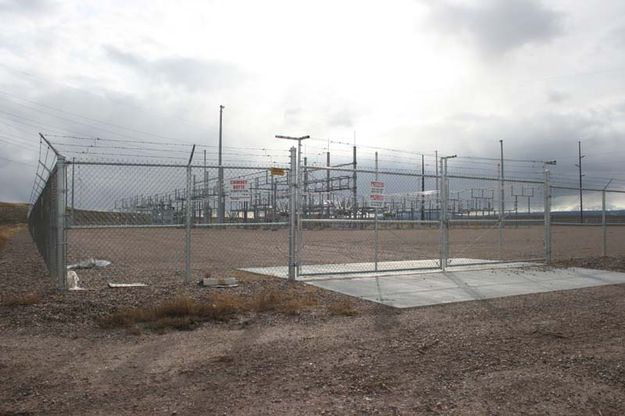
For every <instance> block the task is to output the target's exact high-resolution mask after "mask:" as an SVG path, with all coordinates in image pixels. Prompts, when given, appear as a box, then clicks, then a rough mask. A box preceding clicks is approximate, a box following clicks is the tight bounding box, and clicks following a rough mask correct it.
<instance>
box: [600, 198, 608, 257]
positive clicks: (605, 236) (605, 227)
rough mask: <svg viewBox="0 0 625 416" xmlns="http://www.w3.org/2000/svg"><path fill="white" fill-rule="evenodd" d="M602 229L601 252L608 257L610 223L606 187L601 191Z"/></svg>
mask: <svg viewBox="0 0 625 416" xmlns="http://www.w3.org/2000/svg"><path fill="white" fill-rule="evenodd" d="M601 231H602V237H603V242H602V244H601V254H602V255H603V257H606V256H607V255H608V224H607V222H606V217H605V189H604V190H603V191H601Z"/></svg>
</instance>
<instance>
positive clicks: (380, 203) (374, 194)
mask: <svg viewBox="0 0 625 416" xmlns="http://www.w3.org/2000/svg"><path fill="white" fill-rule="evenodd" d="M369 189H370V190H369V205H370V206H372V207H374V208H383V207H384V182H383V181H371V186H370V188H369Z"/></svg>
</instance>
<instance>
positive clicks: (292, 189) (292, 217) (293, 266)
mask: <svg viewBox="0 0 625 416" xmlns="http://www.w3.org/2000/svg"><path fill="white" fill-rule="evenodd" d="M289 152H290V155H291V166H290V170H289V280H291V281H293V280H295V277H296V270H297V259H296V255H295V252H296V247H297V241H296V228H297V221H296V219H297V212H296V211H297V193H296V187H297V167H296V166H297V161H296V157H297V154H296V149H295V147H291V149H290V151H289Z"/></svg>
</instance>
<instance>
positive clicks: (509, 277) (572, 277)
mask: <svg viewBox="0 0 625 416" xmlns="http://www.w3.org/2000/svg"><path fill="white" fill-rule="evenodd" d="M432 264H437V260H409V261H393V262H380V263H379V264H378V266H379V267H378V269H379V270H381V271H379V272H377V273H376V272H368V273H354V271H357V270H372V269H373V267H374V264H373V263H352V264H320V265H312V266H302V269H301V270H302V271H303V272H304V273H317V272H318V271H320V270H321V271H325V272H327V273H328V274H325V275H323V274H322V275H317V274H314V275H305V276H299V277H298V278H297V280H300V281H303V282H305V283H307V284H310V285H313V286H317V287H320V288H323V289H327V290H332V291H335V292H339V293H343V294H345V295H349V296H354V297H357V298H361V299H365V300H370V301H373V302H378V303H382V304H385V305H389V306H393V307H396V308H411V307H415V306H426V305H436V304H442V303H452V302H465V301H473V300H482V299H492V298H499V297H505V296H517V295H526V294H532V293H544V292H552V291H559V290H571V289H581V288H585V287H595V286H602V285H612V284H622V283H625V273H617V272H610V271H606V270H592V269H582V268H570V269H548V268H545V267H543V266H540V265H538V264H536V263H524V262H518V263H496V260H483V259H469V258H455V259H453V263H452V264H455V265H452V266H449V267H448V268H447V270H446V272H443V271H442V270H440V269H437V270H430V269H427V268H428V267H431V265H432ZM415 266H416V267H420V270H411V271H405V270H402V269H406V268H410V267H415ZM242 270H245V271H248V272H252V273H259V274H268V275H272V276H277V277H281V278H287V277H288V269H287V267H286V266H283V267H256V268H247V269H242ZM337 271H343V272H344V273H340V274H336V273H337Z"/></svg>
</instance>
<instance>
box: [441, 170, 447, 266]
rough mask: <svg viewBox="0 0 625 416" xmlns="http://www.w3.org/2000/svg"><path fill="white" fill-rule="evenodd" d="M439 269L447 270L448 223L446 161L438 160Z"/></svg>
mask: <svg viewBox="0 0 625 416" xmlns="http://www.w3.org/2000/svg"><path fill="white" fill-rule="evenodd" d="M440 172H441V180H440V187H439V189H440V194H439V199H440V207H441V209H440V212H439V223H440V245H441V246H440V267H441V269H442V270H443V271H445V270H446V269H447V258H448V256H449V235H448V231H449V230H448V223H447V186H448V183H447V159H446V158H441V159H440Z"/></svg>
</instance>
